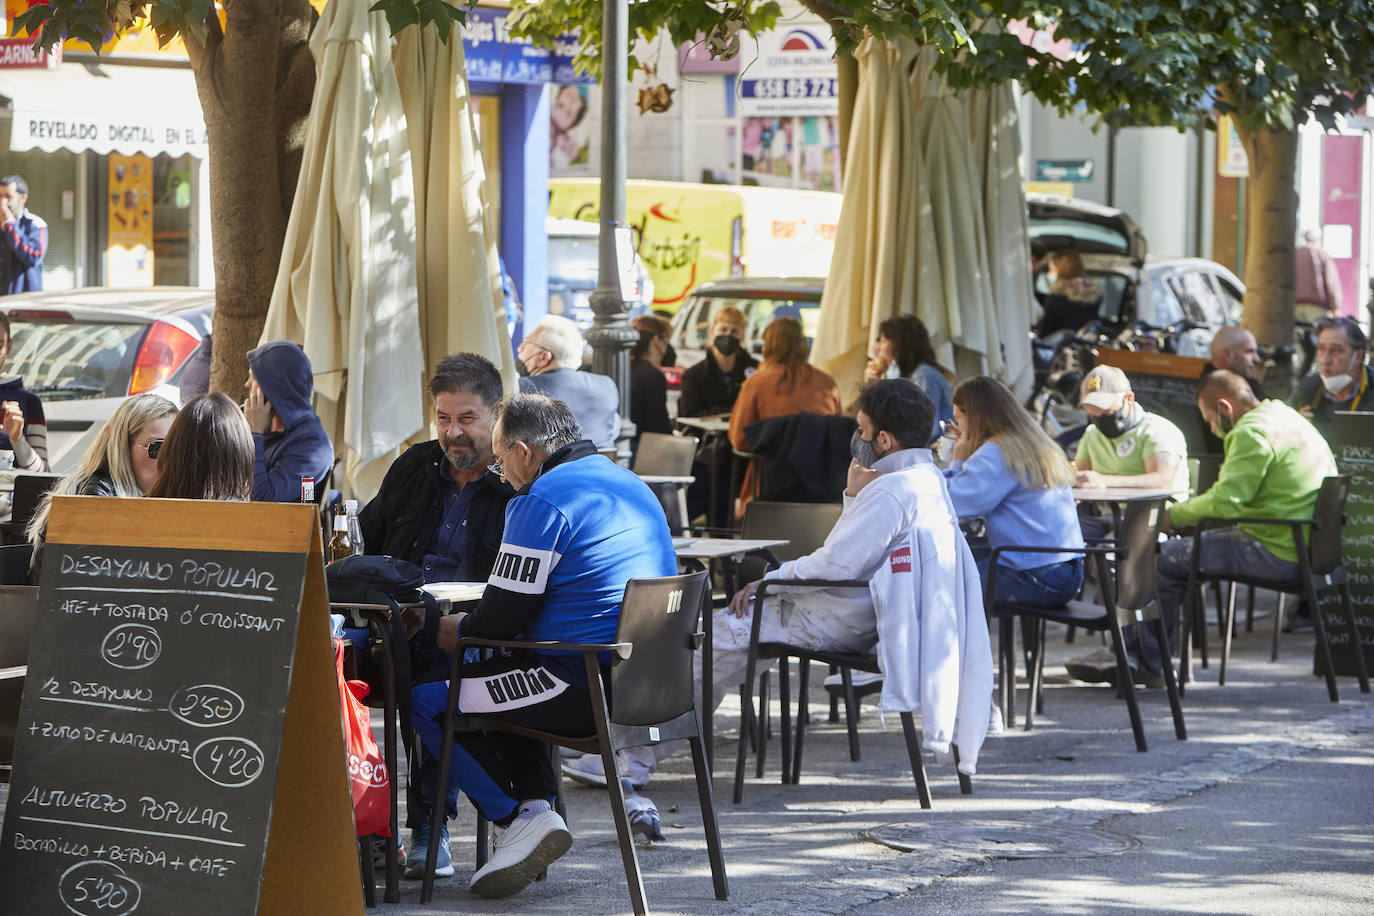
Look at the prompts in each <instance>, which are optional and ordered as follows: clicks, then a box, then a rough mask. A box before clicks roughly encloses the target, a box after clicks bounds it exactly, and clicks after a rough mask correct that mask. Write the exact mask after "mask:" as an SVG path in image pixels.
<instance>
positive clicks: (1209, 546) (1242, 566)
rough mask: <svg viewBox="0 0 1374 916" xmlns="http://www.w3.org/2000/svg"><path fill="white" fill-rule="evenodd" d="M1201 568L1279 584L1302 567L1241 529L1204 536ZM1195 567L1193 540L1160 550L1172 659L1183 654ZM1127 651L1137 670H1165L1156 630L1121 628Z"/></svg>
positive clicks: (1161, 607) (1163, 602)
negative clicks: (1181, 634) (1182, 632)
mask: <svg viewBox="0 0 1374 916" xmlns="http://www.w3.org/2000/svg"><path fill="white" fill-rule="evenodd" d="M1198 562H1199V565H1200V566H1201V567H1202V569H1203V570H1205V571H1206V572H1209V573H1217V572H1219V573H1227V572H1236V573H1245V574H1246V575H1247V576H1255V577H1258V578H1261V579H1272V580H1273V581H1274V582H1275V583H1276V584H1281V583H1284V582H1289V581H1292V580H1293V579H1295V578H1296V577H1297V575H1298V564H1297V563H1296V562H1294V561H1292V560H1285V559H1283V558H1282V557H1277V556H1275V555H1274V554H1272V553H1270V552H1269V551H1268V550H1266V549H1265V547H1264V545H1263V544H1261V543H1260V542H1259V541H1258V540H1256V539H1255V537H1254V536H1253V535H1251V534H1247V533H1246V532H1244V531H1242V530H1241V529H1239V528H1212V529H1208V530H1207V531H1204V532H1203V534H1202V549H1201V550H1200V551H1199V558H1198ZM1192 563H1193V539H1192V538H1191V537H1186V538H1171V539H1170V540H1168V541H1166V542H1164V544H1162V545H1160V548H1159V558H1158V559H1157V560H1156V562H1155V568H1156V570H1157V571H1158V572H1159V610H1160V615H1161V616H1162V617H1163V618H1164V629H1165V631H1166V632H1167V633H1168V635H1169V657H1170V658H1172V657H1173V655H1174V653H1175V652H1177V650H1178V612H1179V608H1180V606H1181V605H1182V603H1183V596H1184V592H1186V591H1187V590H1188V570H1189V568H1190V567H1191V566H1192ZM1121 632H1122V635H1123V636H1125V637H1126V648H1127V649H1128V650H1129V651H1130V653H1131V656H1132V658H1133V661H1135V662H1136V664H1137V665H1139V666H1142V667H1144V668H1147V669H1149V670H1150V671H1153V672H1154V673H1155V674H1159V673H1161V672H1162V671H1163V670H1164V667H1163V655H1162V653H1161V652H1160V647H1159V640H1157V639H1156V638H1155V633H1154V629H1153V627H1152V626H1149V627H1146V626H1141V625H1139V624H1131V625H1130V626H1127V627H1123V628H1122V631H1121Z"/></svg>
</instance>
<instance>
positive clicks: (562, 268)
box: [549, 235, 597, 277]
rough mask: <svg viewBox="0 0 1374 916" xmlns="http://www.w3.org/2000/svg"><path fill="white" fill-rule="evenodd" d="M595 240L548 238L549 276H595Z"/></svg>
mask: <svg viewBox="0 0 1374 916" xmlns="http://www.w3.org/2000/svg"><path fill="white" fill-rule="evenodd" d="M596 252H597V239H596V237H595V236H587V237H585V238H584V237H582V236H577V235H551V236H549V276H550V277H582V276H587V275H591V276H593V277H595V276H596V270H597V253H596Z"/></svg>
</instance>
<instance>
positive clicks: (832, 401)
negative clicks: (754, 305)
mask: <svg viewBox="0 0 1374 916" xmlns="http://www.w3.org/2000/svg"><path fill="white" fill-rule="evenodd" d="M810 355H811V345H810V344H808V343H807V342H806V334H805V332H804V331H803V330H802V326H801V322H800V321H798V320H797V319H795V318H776V319H774V320H773V322H772V323H771V324H769V325H768V327H766V328H764V330H763V363H762V364H761V365H760V366H759V368H758V370H757V371H756V372H755V373H754V374H753V375H751V376H749V378H748V379H746V380H745V382H744V384H743V385H742V386H740V391H739V397H738V398H736V400H735V407H734V410H732V411H731V412H730V444H731V445H733V446H734V447H735V448H736V449H738V450H740V451H742V452H743V451H748V450H749V437H748V436H747V435H745V432H744V430H745V429H746V428H748V427H749V426H751V425H752V424H754V423H757V422H758V421H760V420H766V419H768V418H769V417H783V416H787V415H788V414H794V413H801V412H803V411H806V412H808V413H818V414H838V413H840V412H841V411H842V410H843V408H842V406H841V404H840V389H839V386H838V385H836V384H835V380H834V379H833V378H831V377H830V376H829V375H827V374H826V373H825V372H822V371H821V370H820V369H817V368H816V367H815V366H810V365H807V362H806V360H807V358H808V357H809V356H810ZM753 474H754V469H753V468H752V467H751V468H750V469H749V472H748V473H747V474H746V475H745V477H744V487H743V488H742V489H741V491H740V500H741V507H742V506H743V505H744V504H745V503H748V502H749V499H750V494H752V493H753V489H754V478H753Z"/></svg>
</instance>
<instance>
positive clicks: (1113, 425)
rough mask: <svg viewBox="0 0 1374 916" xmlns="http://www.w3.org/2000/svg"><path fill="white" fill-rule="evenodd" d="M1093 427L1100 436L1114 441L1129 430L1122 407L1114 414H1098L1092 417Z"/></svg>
mask: <svg viewBox="0 0 1374 916" xmlns="http://www.w3.org/2000/svg"><path fill="white" fill-rule="evenodd" d="M1092 422H1093V426H1096V427H1097V428H1098V429H1099V430H1100V431H1101V432H1102V435H1104V436H1106V437H1107V438H1108V439H1115V438H1116V437H1117V436H1119V435H1121V434H1122V433H1124V432H1125V431H1126V430H1127V428H1129V425H1130V424H1129V423H1127V421H1126V408H1125V407H1122V408H1121V409H1120V410H1118V411H1116V412H1115V413H1104V414H1098V415H1097V416H1095V417H1093V420H1092Z"/></svg>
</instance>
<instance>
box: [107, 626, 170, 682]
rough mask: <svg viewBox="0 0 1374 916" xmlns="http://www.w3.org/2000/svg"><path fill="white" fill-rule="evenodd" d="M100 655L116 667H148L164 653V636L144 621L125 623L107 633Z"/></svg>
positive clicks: (130, 668)
mask: <svg viewBox="0 0 1374 916" xmlns="http://www.w3.org/2000/svg"><path fill="white" fill-rule="evenodd" d="M100 655H101V657H102V658H104V659H105V661H107V662H109V663H110V664H111V665H114V666H115V667H116V668H125V669H127V670H130V671H132V670H134V669H137V668H146V667H148V666H149V665H151V664H152V663H153V662H155V661H157V660H158V657H159V656H161V655H162V637H161V636H159V635H158V633H157V630H155V629H153V628H152V627H150V626H148V625H147V624H144V623H125V624H121V625H120V626H117V627H115V628H114V629H113V630H111V631H110V632H109V633H107V634H105V641H104V642H102V643H101V644H100Z"/></svg>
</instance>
